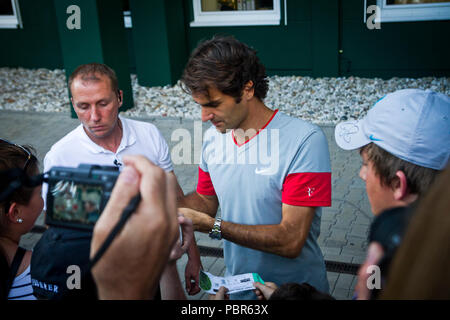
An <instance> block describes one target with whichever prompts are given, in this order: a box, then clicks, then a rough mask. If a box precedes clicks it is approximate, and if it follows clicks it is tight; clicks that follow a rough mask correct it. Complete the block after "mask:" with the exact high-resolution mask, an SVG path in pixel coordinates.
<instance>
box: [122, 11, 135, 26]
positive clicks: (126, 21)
mask: <svg viewBox="0 0 450 320" xmlns="http://www.w3.org/2000/svg"><path fill="white" fill-rule="evenodd" d="M123 25H124V26H125V28H127V29H131V28H133V21H132V20H131V11H124V12H123Z"/></svg>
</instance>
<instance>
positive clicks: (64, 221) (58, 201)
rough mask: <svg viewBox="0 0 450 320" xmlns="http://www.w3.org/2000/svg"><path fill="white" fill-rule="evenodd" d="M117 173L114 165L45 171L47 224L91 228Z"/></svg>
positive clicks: (58, 168)
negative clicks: (46, 172)
mask: <svg viewBox="0 0 450 320" xmlns="http://www.w3.org/2000/svg"><path fill="white" fill-rule="evenodd" d="M118 176H119V169H118V168H117V167H115V166H99V165H90V164H80V165H79V166H78V168H69V167H53V168H51V169H50V171H49V172H48V174H47V178H46V180H47V183H48V191H47V213H46V218H45V223H46V224H48V225H50V226H58V227H64V228H73V229H83V230H90V231H92V230H93V228H94V225H95V223H96V222H97V220H98V218H99V217H100V214H101V212H102V211H103V209H104V208H105V206H106V203H107V202H108V200H109V197H110V196H111V192H112V189H113V188H114V184H115V183H116V180H117V177H118Z"/></svg>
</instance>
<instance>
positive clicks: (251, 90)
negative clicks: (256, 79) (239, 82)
mask: <svg viewBox="0 0 450 320" xmlns="http://www.w3.org/2000/svg"><path fill="white" fill-rule="evenodd" d="M254 95H255V84H254V83H253V81H252V80H250V81H248V82H247V83H246V84H245V86H244V90H243V98H245V99H247V100H250V99H251V98H253V96H254Z"/></svg>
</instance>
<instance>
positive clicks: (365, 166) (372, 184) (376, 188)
mask: <svg viewBox="0 0 450 320" xmlns="http://www.w3.org/2000/svg"><path fill="white" fill-rule="evenodd" d="M361 158H362V165H361V169H360V171H359V177H360V178H361V179H362V180H364V181H365V182H366V192H367V196H368V198H369V202H370V207H371V210H372V213H373V214H374V215H376V216H377V215H379V214H380V213H381V212H383V211H384V210H386V209H389V208H392V207H394V206H395V203H394V201H395V199H394V191H393V190H392V189H391V188H390V187H389V186H385V185H382V184H381V179H380V177H379V176H378V175H377V173H376V171H375V168H374V166H373V163H372V161H370V160H368V156H367V152H366V151H362V152H361Z"/></svg>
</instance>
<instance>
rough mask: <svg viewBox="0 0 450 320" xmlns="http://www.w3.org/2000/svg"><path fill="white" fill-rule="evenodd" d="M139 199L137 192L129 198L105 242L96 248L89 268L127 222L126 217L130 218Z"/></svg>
mask: <svg viewBox="0 0 450 320" xmlns="http://www.w3.org/2000/svg"><path fill="white" fill-rule="evenodd" d="M140 201H141V195H140V194H138V195H137V196H135V197H134V198H133V199H131V201H130V203H129V204H128V205H127V206H126V207H125V209H124V210H123V212H122V215H121V216H120V219H119V221H118V222H117V223H116V225H115V226H114V228H113V229H112V230H111V232H110V233H109V235H108V237H107V238H106V240H105V242H103V244H102V245H101V247H100V249H98V251H97V253H96V254H95V256H94V257H93V258H92V260H91V263H90V268H89V269H92V268H93V267H94V266H95V264H96V263H97V262H98V260H100V258H101V257H102V256H103V255H104V254H105V252H106V250H107V249H108V248H109V246H110V245H111V243H112V242H113V240H114V238H115V237H116V236H117V234H118V233H119V232H120V231H121V230H122V228H123V226H124V225H125V223H126V222H127V220H128V218H130V217H131V214H132V213H133V212H134V211H136V208H137V206H138V205H139V202H140Z"/></svg>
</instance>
